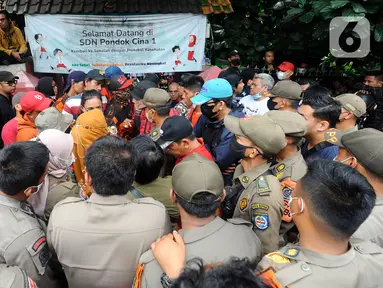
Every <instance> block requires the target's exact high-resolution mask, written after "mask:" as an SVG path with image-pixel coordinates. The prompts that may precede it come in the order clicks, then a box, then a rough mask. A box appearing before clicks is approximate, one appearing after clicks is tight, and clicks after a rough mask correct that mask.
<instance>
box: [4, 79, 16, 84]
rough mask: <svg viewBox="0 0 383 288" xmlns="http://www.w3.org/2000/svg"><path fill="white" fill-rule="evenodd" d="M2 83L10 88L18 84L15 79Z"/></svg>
mask: <svg viewBox="0 0 383 288" xmlns="http://www.w3.org/2000/svg"><path fill="white" fill-rule="evenodd" d="M1 83H3V84H8V85H9V86H12V85H16V84H17V80H16V79H13V80H10V81H3V82H1Z"/></svg>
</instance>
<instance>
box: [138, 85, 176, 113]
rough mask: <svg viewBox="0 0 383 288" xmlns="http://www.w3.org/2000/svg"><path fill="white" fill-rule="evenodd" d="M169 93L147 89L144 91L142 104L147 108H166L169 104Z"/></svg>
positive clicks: (156, 89)
mask: <svg viewBox="0 0 383 288" xmlns="http://www.w3.org/2000/svg"><path fill="white" fill-rule="evenodd" d="M171 101H172V100H171V98H170V96H169V93H168V92H166V91H165V90H163V89H159V88H149V89H148V90H146V92H145V95H144V99H143V101H142V103H143V104H144V105H145V106H147V107H149V108H155V107H159V106H162V107H163V106H167V105H170V104H171Z"/></svg>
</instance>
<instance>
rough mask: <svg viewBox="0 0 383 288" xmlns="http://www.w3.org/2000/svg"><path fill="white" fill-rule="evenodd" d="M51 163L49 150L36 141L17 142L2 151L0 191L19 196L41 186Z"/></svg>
mask: <svg viewBox="0 0 383 288" xmlns="http://www.w3.org/2000/svg"><path fill="white" fill-rule="evenodd" d="M48 161H49V150H48V148H47V147H46V146H45V145H44V144H41V143H38V142H35V141H26V142H17V143H13V144H10V145H8V146H6V147H4V148H3V149H2V150H1V151H0V165H1V168H0V190H1V191H2V192H4V193H5V194H7V195H11V196H13V195H17V194H19V193H23V192H24V191H25V190H26V189H28V188H29V187H32V186H37V185H38V184H39V180H40V178H41V177H42V176H43V175H44V173H45V170H46V167H47V165H48Z"/></svg>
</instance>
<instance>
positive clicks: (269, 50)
mask: <svg viewBox="0 0 383 288" xmlns="http://www.w3.org/2000/svg"><path fill="white" fill-rule="evenodd" d="M267 52H272V53H273V54H275V52H274V50H271V49H268V50H265V52H264V53H263V55H264V56H266V53H267Z"/></svg>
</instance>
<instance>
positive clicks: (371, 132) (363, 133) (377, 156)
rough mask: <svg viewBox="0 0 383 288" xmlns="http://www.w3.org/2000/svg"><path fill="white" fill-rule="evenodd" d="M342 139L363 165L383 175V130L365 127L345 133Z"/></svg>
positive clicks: (378, 174) (344, 144) (380, 175)
mask: <svg viewBox="0 0 383 288" xmlns="http://www.w3.org/2000/svg"><path fill="white" fill-rule="evenodd" d="M341 141H342V144H343V146H344V147H345V148H347V150H348V151H350V152H351V154H352V155H354V156H355V157H356V159H358V161H359V162H360V163H361V164H362V165H363V167H365V168H366V169H368V170H369V171H371V172H373V173H375V174H376V175H377V176H379V177H383V165H382V163H383V132H381V131H379V130H376V129H373V128H365V129H362V130H359V131H356V132H352V133H348V134H346V135H344V136H343V137H342V140H341Z"/></svg>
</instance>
